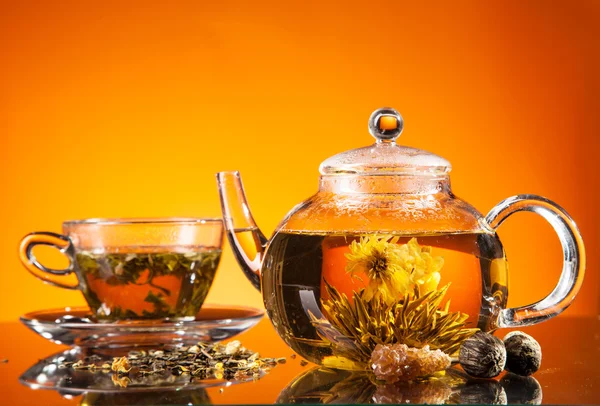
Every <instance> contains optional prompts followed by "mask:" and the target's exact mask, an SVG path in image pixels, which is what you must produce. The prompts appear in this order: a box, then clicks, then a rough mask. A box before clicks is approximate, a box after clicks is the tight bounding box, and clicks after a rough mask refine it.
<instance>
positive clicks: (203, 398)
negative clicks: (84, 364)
mask: <svg viewBox="0 0 600 406" xmlns="http://www.w3.org/2000/svg"><path fill="white" fill-rule="evenodd" d="M211 404H212V401H211V399H210V397H209V396H208V393H206V390H205V389H188V390H181V391H167V392H166V391H164V390H158V391H151V392H123V393H86V394H85V395H83V398H82V399H81V403H80V405H81V406H93V405H107V406H113V405H114V406H116V405H211Z"/></svg>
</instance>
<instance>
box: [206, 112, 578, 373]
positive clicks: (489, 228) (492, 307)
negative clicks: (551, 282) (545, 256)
mask: <svg viewBox="0 0 600 406" xmlns="http://www.w3.org/2000/svg"><path fill="white" fill-rule="evenodd" d="M402 127H403V122H402V117H401V116H400V114H398V112H396V111H395V110H393V109H379V110H377V111H375V112H374V113H373V115H372V116H371V118H370V121H369V130H370V132H371V134H372V135H373V136H374V137H375V139H376V143H375V144H373V145H371V146H368V147H364V148H359V149H355V150H351V151H347V152H342V153H340V154H338V155H335V156H333V157H331V158H329V159H327V160H325V161H324V162H323V163H322V164H321V166H320V173H321V177H320V183H319V190H318V192H317V193H316V194H314V195H313V196H311V197H310V198H308V199H307V200H306V201H304V202H302V203H300V204H299V205H297V206H296V207H295V208H294V209H292V211H291V212H290V213H289V214H288V215H287V216H286V217H285V219H284V220H283V221H282V222H281V224H280V225H279V227H278V228H277V230H276V232H275V233H274V235H273V237H272V238H271V239H270V240H267V239H266V238H265V236H264V235H263V233H262V232H261V231H260V230H259V229H258V227H257V226H256V223H255V222H254V219H253V218H252V215H251V213H250V210H249V208H248V203H247V202H246V198H245V195H244V190H243V187H242V184H241V180H240V176H239V174H238V173H237V172H221V173H219V174H218V175H217V180H218V186H219V191H220V196H221V202H222V208H223V217H224V220H225V225H226V227H227V231H228V237H229V241H230V243H231V246H232V248H233V250H234V253H235V255H236V258H237V260H238V262H239V263H240V265H241V267H242V269H243V270H244V272H245V274H246V276H247V277H248V278H249V279H250V281H251V282H252V283H253V284H254V286H255V287H256V288H259V289H260V288H261V287H262V293H263V298H264V303H265V307H266V309H267V313H268V315H269V317H270V318H271V321H272V322H273V325H274V326H275V328H276V329H277V331H278V333H279V334H280V335H281V336H282V338H283V339H284V340H285V341H286V342H287V343H288V344H289V345H290V346H291V347H292V348H293V349H294V350H295V351H297V352H298V353H300V354H301V355H302V356H304V357H306V358H307V359H309V360H311V361H313V362H315V363H323V362H325V363H326V364H327V358H329V357H330V356H332V355H333V356H339V355H343V357H344V359H346V360H347V359H348V358H349V359H350V360H349V361H348V360H347V361H346V363H343V362H342V363H341V364H340V363H337V364H335V363H333V364H332V365H335V366H338V367H342V368H346V367H347V368H353V366H355V365H354V364H353V362H352V361H356V359H359V360H362V361H364V359H365V357H366V358H368V356H369V354H370V352H369V351H371V350H372V347H373V346H374V345H375V344H374V343H375V342H384V343H394V342H404V343H406V344H407V345H409V346H413V347H422V346H424V345H425V344H429V345H430V347H431V348H434V349H435V348H439V349H442V350H443V351H445V352H447V353H453V352H455V351H456V350H457V348H458V347H459V345H460V342H461V339H464V338H465V337H466V336H468V332H467V329H468V328H471V327H478V328H480V329H482V330H484V331H490V330H494V329H495V328H498V327H521V326H527V325H531V324H535V323H539V322H541V321H544V320H547V319H548V318H551V317H553V316H556V315H557V314H559V313H560V312H562V311H563V310H564V309H566V308H567V307H568V306H569V305H570V304H571V302H572V301H573V299H574V297H575V295H576V294H577V292H578V291H579V289H580V287H581V283H582V280H583V275H584V270H585V253H584V246H583V241H582V239H581V235H580V233H579V231H578V229H577V227H576V225H575V223H574V222H573V220H572V219H571V217H569V215H568V214H567V213H566V212H565V211H564V210H563V209H562V208H560V207H559V206H557V205H556V204H555V203H553V202H551V201H549V200H547V199H545V198H542V197H538V196H533V195H519V196H515V197H512V198H509V199H507V200H505V201H503V202H501V203H500V204H499V205H498V206H496V207H495V208H494V209H492V211H491V212H490V213H489V214H488V215H487V217H483V216H482V215H481V214H480V213H479V212H478V211H477V210H476V209H475V208H474V207H472V206H471V205H469V204H468V203H467V202H465V201H464V200H461V199H460V198H458V197H456V196H455V195H454V194H453V193H452V191H451V189H450V178H449V174H448V173H449V172H450V169H451V166H450V163H449V162H448V161H446V160H445V159H443V158H441V157H439V156H437V155H433V154H431V153H429V152H426V151H422V150H418V149H414V148H409V147H403V146H399V145H397V144H396V142H395V139H396V138H397V137H398V136H399V135H400V133H401V131H402ZM518 211H533V212H535V213H537V214H539V215H541V216H543V217H544V218H545V219H546V220H548V222H550V224H551V225H552V227H553V228H554V230H555V231H556V232H557V234H558V236H559V238H560V242H561V244H562V248H563V258H564V265H563V270H562V275H561V277H560V280H559V282H558V285H557V286H556V288H555V289H554V290H553V291H552V293H550V294H549V295H548V296H547V297H546V298H544V299H543V300H541V301H539V302H536V303H534V304H531V305H527V306H522V307H517V308H508V309H507V308H506V303H507V294H508V291H507V285H508V283H507V281H508V273H507V269H508V268H507V262H506V256H505V253H504V249H503V247H502V244H501V242H500V240H499V239H498V236H497V235H496V229H497V228H498V226H499V225H500V224H501V223H502V222H503V221H504V220H505V219H506V218H507V217H508V216H510V215H511V214H513V213H515V212H518ZM449 299H451V300H449ZM418 300H420V302H419V303H427V306H420V307H419V306H417V305H415V306H413V307H410V306H409V305H410V302H411V301H413V302H414V301H418ZM402 309H404V310H402ZM407 309H408V310H407ZM423 309H425V310H423ZM388 311H389V312H391V313H389V314H391V316H388V313H386V312H388ZM407 311H412V313H410V314H408V315H407V313H406V312H407ZM419 312H421V313H419ZM459 312H460V313H459ZM390 317H392V319H390ZM407 317H408V319H407ZM415 320H416V321H415ZM436 320H437V321H436ZM441 321H444V322H443V323H442V322H441ZM453 323H456V325H455V324H453ZM385 325H387V328H383V327H382V326H385ZM398 329H400V330H398ZM444 329H446V330H444ZM383 330H385V331H383ZM450 330H452V331H450ZM468 331H471V332H472V331H473V330H472V329H471V330H468ZM444 334H446V335H444ZM442 336H443V337H450V336H452V337H454V339H453V341H452V342H450V343H445V342H444V339H442V338H441V337H442ZM336 349H338V350H339V352H338V353H337V354H336ZM335 358H339V357H335Z"/></svg>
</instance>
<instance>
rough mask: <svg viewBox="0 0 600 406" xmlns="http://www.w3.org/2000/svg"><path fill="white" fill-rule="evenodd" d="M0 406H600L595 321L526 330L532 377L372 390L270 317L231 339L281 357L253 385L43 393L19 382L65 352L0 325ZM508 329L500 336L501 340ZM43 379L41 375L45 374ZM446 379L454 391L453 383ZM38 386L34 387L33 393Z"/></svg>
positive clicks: (455, 374)
mask: <svg viewBox="0 0 600 406" xmlns="http://www.w3.org/2000/svg"><path fill="white" fill-rule="evenodd" d="M0 331H1V332H2V334H1V335H0V343H1V347H0V377H1V378H2V379H0V389H1V391H2V395H1V398H0V404H6V405H21V404H40V405H68V404H76V405H101V404H107V405H128V404H138V405H141V404H161V405H171V404H173V405H179V404H182V405H188V404H239V403H245V404H248V403H260V404H272V403H312V404H315V403H317V404H319V403H321V404H322V403H403V404H407V403H410V404H414V403H443V402H445V403H454V404H456V403H462V404H469V403H479V404H485V403H491V404H506V403H509V404H514V403H529V404H539V403H540V402H541V403H543V404H597V403H600V393H599V390H600V372H599V368H598V363H600V317H593V318H578V317H569V316H562V317H558V318H555V319H552V320H549V321H547V322H545V323H542V324H539V325H537V326H532V327H529V328H526V329H523V331H525V332H526V333H528V334H530V335H532V336H533V337H534V338H536V339H537V340H538V341H539V343H540V345H541V346H542V350H543V358H542V367H541V369H540V370H539V371H538V372H537V373H536V374H535V375H534V376H533V378H519V377H516V376H511V375H508V374H502V375H500V376H499V377H498V378H496V379H494V380H472V379H467V378H466V377H465V375H464V373H463V372H462V371H461V370H460V368H458V367H453V368H451V369H450V370H449V371H447V372H446V377H445V378H444V379H438V380H433V381H431V382H426V383H412V384H406V383H404V384H396V385H375V384H374V383H372V382H371V381H370V380H369V378H368V377H366V376H365V375H363V374H356V373H350V372H348V371H334V370H330V369H326V368H318V367H317V366H315V365H313V364H310V363H306V362H303V360H302V359H301V357H299V356H294V357H292V354H293V351H292V350H290V349H289V348H288V347H287V345H286V344H285V343H284V342H283V341H282V340H281V339H280V338H279V336H277V334H276V332H275V330H274V329H273V327H272V326H271V324H270V322H269V320H268V319H266V318H264V319H263V320H261V321H260V322H259V323H258V324H257V325H256V327H254V328H252V329H250V330H248V331H246V332H245V333H242V334H240V335H239V336H237V337H236V338H235V339H238V340H240V341H241V342H242V345H244V346H245V347H247V348H249V349H251V350H253V351H258V352H259V353H260V354H261V356H263V357H286V359H287V360H286V363H285V364H282V365H278V366H277V367H275V368H274V369H273V370H271V371H270V372H269V373H268V374H266V375H264V376H263V377H261V378H260V379H258V380H255V381H254V380H251V381H249V382H243V383H237V384H229V385H228V384H227V383H226V384H225V385H222V384H220V385H216V386H210V385H207V387H197V386H196V387H191V388H188V387H183V388H174V387H168V388H164V387H163V388H155V389H152V388H150V389H149V390H144V391H134V390H131V389H128V388H121V387H118V386H115V388H111V389H110V390H106V391H104V390H90V391H88V392H85V391H82V392H73V391H64V390H62V391H57V390H51V389H44V385H43V383H44V381H45V380H47V379H49V378H48V377H47V376H46V375H44V376H39V377H36V378H35V379H38V380H39V383H40V385H39V387H38V388H37V389H32V388H31V387H30V386H26V385H25V384H23V383H21V382H20V380H19V379H20V377H22V375H23V374H24V373H25V372H26V371H28V370H29V371H30V373H31V371H32V367H33V366H35V365H36V364H37V365H40V362H41V363H43V362H44V359H47V358H48V357H51V356H52V355H54V354H57V353H61V352H64V351H65V350H68V349H69V347H66V346H61V345H57V344H54V343H51V342H49V341H47V340H45V339H44V338H42V337H40V336H38V335H36V334H35V333H33V332H32V331H29V330H28V329H27V328H26V327H25V326H23V325H21V324H20V323H18V322H8V323H0ZM507 332H508V330H503V331H499V332H498V334H497V335H498V336H500V337H503V336H504V335H505V334H506V333H507ZM42 375H43V374H42ZM450 378H452V379H453V382H458V384H456V385H450V384H448V382H449V381H450ZM37 386H38V385H34V387H37Z"/></svg>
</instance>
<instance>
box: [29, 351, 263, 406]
mask: <svg viewBox="0 0 600 406" xmlns="http://www.w3.org/2000/svg"><path fill="white" fill-rule="evenodd" d="M86 355H87V353H86V352H85V349H83V348H71V349H69V350H67V351H63V352H59V353H56V354H53V355H51V356H49V357H47V358H44V359H41V360H39V361H38V362H37V363H36V364H34V365H32V366H31V367H30V368H29V369H28V370H27V371H25V372H24V373H23V374H22V375H21V376H20V377H19V382H21V383H22V384H23V385H25V386H28V387H30V388H31V389H49V390H56V391H58V392H59V393H60V394H61V395H63V396H65V395H80V394H88V393H101V394H113V397H114V396H117V397H123V396H130V397H131V396H133V397H135V395H131V394H132V393H140V392H144V393H146V394H148V395H150V393H151V392H152V393H155V394H156V396H159V397H160V396H161V395H162V394H163V393H164V392H167V391H177V392H179V391H188V390H190V392H191V393H195V394H196V396H197V395H198V392H197V390H198V389H202V388H210V387H215V386H223V387H225V386H230V385H235V384H238V383H243V382H249V381H253V380H254V379H255V378H253V377H249V378H244V379H231V380H226V379H216V378H212V379H199V378H191V377H190V376H189V375H186V374H182V375H172V374H170V373H169V374H166V375H158V376H157V375H148V376H137V377H127V376H117V375H115V374H113V373H104V372H102V371H96V372H92V371H88V370H75V369H73V368H68V367H67V368H64V367H60V365H61V364H62V363H65V362H77V361H79V360H83V359H85V357H86ZM101 359H103V360H105V361H106V362H107V363H111V362H112V358H111V357H110V356H103V357H101ZM96 362H100V363H101V361H98V359H96ZM192 389H193V391H191V390H192ZM151 398H152V396H151ZM138 400H139V399H138ZM163 400H164V399H163ZM134 403H135V402H134ZM147 403H149V402H148V399H146V401H144V402H143V403H135V404H147ZM165 403H168V404H170V403H169V402H158V403H157V404H165ZM187 403H188V402H185V404H187ZM113 404H125V403H113ZM152 404H154V402H152ZM178 404H179V403H178Z"/></svg>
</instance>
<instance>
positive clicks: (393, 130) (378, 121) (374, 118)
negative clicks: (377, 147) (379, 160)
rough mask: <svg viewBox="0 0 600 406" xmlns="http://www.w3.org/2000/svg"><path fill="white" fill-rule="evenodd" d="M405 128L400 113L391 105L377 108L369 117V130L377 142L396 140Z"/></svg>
mask: <svg viewBox="0 0 600 406" xmlns="http://www.w3.org/2000/svg"><path fill="white" fill-rule="evenodd" d="M403 128H404V120H403V119H402V116H401V115H400V113H398V112H397V111H396V110H394V109H392V108H390V107H382V108H380V109H377V110H375V111H374V112H373V114H371V117H369V132H370V133H371V135H372V136H373V137H375V139H376V140H377V143H381V142H394V141H395V140H396V138H398V137H399V136H400V133H401V132H402V129H403Z"/></svg>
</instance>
